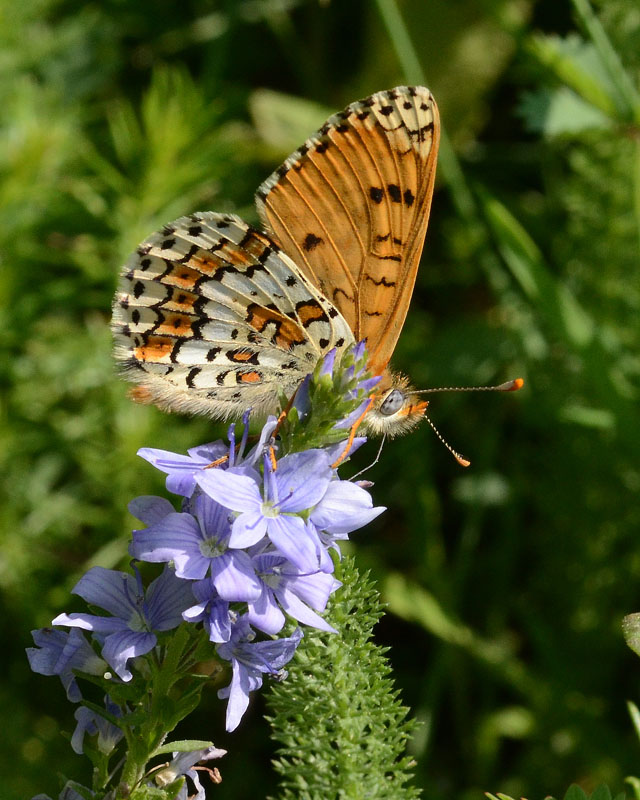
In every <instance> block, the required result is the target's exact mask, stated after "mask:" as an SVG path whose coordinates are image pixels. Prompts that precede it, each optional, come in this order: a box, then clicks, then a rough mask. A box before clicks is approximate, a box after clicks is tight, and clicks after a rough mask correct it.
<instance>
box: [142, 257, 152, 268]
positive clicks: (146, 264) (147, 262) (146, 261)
mask: <svg viewBox="0 0 640 800" xmlns="http://www.w3.org/2000/svg"><path fill="white" fill-rule="evenodd" d="M140 266H141V268H142V269H149V267H150V266H151V259H150V258H143V259H142V261H141V262H140Z"/></svg>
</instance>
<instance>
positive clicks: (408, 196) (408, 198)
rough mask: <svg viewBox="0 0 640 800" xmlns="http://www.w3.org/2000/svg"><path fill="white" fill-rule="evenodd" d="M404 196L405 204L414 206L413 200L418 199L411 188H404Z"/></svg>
mask: <svg viewBox="0 0 640 800" xmlns="http://www.w3.org/2000/svg"><path fill="white" fill-rule="evenodd" d="M402 197H403V199H404V204H405V206H412V205H413V201H414V200H415V199H416V198H415V197H414V196H413V192H412V191H411V189H405V190H404V194H403V195H402Z"/></svg>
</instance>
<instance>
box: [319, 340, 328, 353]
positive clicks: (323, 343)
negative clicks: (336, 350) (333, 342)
mask: <svg viewBox="0 0 640 800" xmlns="http://www.w3.org/2000/svg"><path fill="white" fill-rule="evenodd" d="M318 344H319V345H320V347H321V349H322V350H324V349H325V347H329V340H328V339H320V340H319V342H318Z"/></svg>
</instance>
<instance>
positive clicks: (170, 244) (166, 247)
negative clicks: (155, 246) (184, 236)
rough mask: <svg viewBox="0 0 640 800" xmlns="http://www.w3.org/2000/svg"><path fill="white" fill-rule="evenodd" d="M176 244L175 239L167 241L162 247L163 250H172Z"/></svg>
mask: <svg viewBox="0 0 640 800" xmlns="http://www.w3.org/2000/svg"><path fill="white" fill-rule="evenodd" d="M175 243H176V240H175V239H165V240H164V242H162V244H161V245H160V249H161V250H171V248H172V247H173V245H174V244H175Z"/></svg>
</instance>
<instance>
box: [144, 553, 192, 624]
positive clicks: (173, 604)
mask: <svg viewBox="0 0 640 800" xmlns="http://www.w3.org/2000/svg"><path fill="white" fill-rule="evenodd" d="M194 599H195V598H194V596H193V590H192V588H191V583H190V582H189V581H185V580H181V579H180V578H178V577H176V575H175V573H174V572H173V571H172V570H170V569H167V568H165V570H164V571H163V572H162V574H161V575H159V576H158V577H157V578H156V579H155V580H154V581H152V582H151V584H150V585H149V588H148V589H147V600H146V606H147V614H146V616H147V620H148V623H149V625H150V627H151V628H152V629H153V630H154V631H169V630H172V629H173V628H177V627H178V625H180V623H181V622H182V612H183V611H185V610H186V609H187V608H189V606H190V605H192V603H193V601H194Z"/></svg>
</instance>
